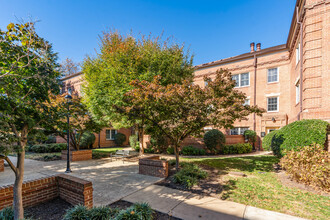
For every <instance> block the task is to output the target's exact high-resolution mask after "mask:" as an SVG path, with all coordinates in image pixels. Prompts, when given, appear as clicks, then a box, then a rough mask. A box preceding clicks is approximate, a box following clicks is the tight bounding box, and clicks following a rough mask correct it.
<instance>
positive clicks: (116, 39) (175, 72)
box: [83, 32, 194, 154]
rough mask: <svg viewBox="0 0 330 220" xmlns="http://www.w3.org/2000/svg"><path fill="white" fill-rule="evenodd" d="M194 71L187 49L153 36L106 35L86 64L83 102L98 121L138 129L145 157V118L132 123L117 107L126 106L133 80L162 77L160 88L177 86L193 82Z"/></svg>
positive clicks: (107, 33)
mask: <svg viewBox="0 0 330 220" xmlns="http://www.w3.org/2000/svg"><path fill="white" fill-rule="evenodd" d="M193 71H194V69H193V66H192V57H190V56H189V54H188V53H186V52H185V49H184V46H180V45H178V44H175V43H171V42H170V40H167V41H165V42H162V41H161V40H160V39H159V38H151V37H150V36H149V37H144V36H142V37H141V38H140V39H136V38H134V37H133V36H132V35H128V36H123V35H120V34H119V33H118V32H105V33H103V36H102V38H101V47H100V53H98V54H97V56H96V57H94V58H93V57H87V58H86V59H85V61H84V63H83V72H84V74H85V75H84V76H85V80H86V82H87V85H86V87H85V88H84V93H85V97H84V100H85V102H86V103H87V106H88V108H89V110H90V111H91V113H92V114H93V115H94V116H95V117H96V118H97V119H98V120H100V121H108V122H111V124H112V126H113V127H115V128H120V127H131V126H136V128H137V130H138V134H139V142H140V148H141V149H140V152H141V153H142V154H143V146H142V144H143V134H144V129H145V127H144V125H145V124H146V123H144V118H139V119H136V120H133V119H132V118H128V117H127V116H125V115H122V114H120V113H118V112H117V111H116V109H115V108H114V106H121V107H123V106H125V105H126V103H125V102H124V101H123V99H124V94H125V93H127V92H128V91H130V90H131V89H132V86H131V85H130V84H129V83H130V82H131V81H133V80H136V79H138V80H146V81H152V80H153V77H154V76H156V75H160V76H162V78H161V79H160V84H161V85H168V84H175V83H181V82H182V80H183V79H187V80H192V77H193Z"/></svg>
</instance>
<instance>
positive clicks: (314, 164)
mask: <svg viewBox="0 0 330 220" xmlns="http://www.w3.org/2000/svg"><path fill="white" fill-rule="evenodd" d="M285 154H286V155H285V156H284V157H282V159H281V162H280V164H281V166H282V167H283V169H285V170H286V172H288V173H289V174H291V175H292V177H293V178H294V179H295V180H297V181H298V182H303V183H305V184H308V185H311V186H314V187H317V188H321V189H323V190H325V191H327V192H330V153H329V152H327V151H325V150H324V147H323V146H320V145H315V144H314V145H311V146H307V147H304V148H302V149H301V151H295V150H291V151H287V152H285Z"/></svg>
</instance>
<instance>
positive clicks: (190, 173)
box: [173, 163, 207, 189]
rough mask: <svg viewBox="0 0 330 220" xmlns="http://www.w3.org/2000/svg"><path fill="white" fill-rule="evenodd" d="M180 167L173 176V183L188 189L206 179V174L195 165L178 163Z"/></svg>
mask: <svg viewBox="0 0 330 220" xmlns="http://www.w3.org/2000/svg"><path fill="white" fill-rule="evenodd" d="M180 165H181V167H182V168H181V169H180V171H179V172H177V173H176V174H174V176H173V182H174V183H177V184H180V185H182V186H184V187H186V188H188V189H189V188H191V187H193V186H194V185H196V184H197V183H198V181H199V180H200V179H205V178H206V177H207V172H206V171H204V170H202V169H201V168H200V167H199V166H197V165H196V164H192V163H180Z"/></svg>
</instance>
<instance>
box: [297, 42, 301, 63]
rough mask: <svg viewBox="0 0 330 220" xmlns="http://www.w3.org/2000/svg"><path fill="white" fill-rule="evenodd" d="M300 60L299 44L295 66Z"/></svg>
mask: <svg viewBox="0 0 330 220" xmlns="http://www.w3.org/2000/svg"><path fill="white" fill-rule="evenodd" d="M299 60H300V43H298V45H297V48H296V65H297V64H298V63H299Z"/></svg>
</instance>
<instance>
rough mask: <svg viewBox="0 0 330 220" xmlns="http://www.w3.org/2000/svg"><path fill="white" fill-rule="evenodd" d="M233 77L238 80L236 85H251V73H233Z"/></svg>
mask: <svg viewBox="0 0 330 220" xmlns="http://www.w3.org/2000/svg"><path fill="white" fill-rule="evenodd" d="M232 79H233V80H235V82H236V85H235V87H245V86H249V85H250V73H241V74H236V75H232Z"/></svg>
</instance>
